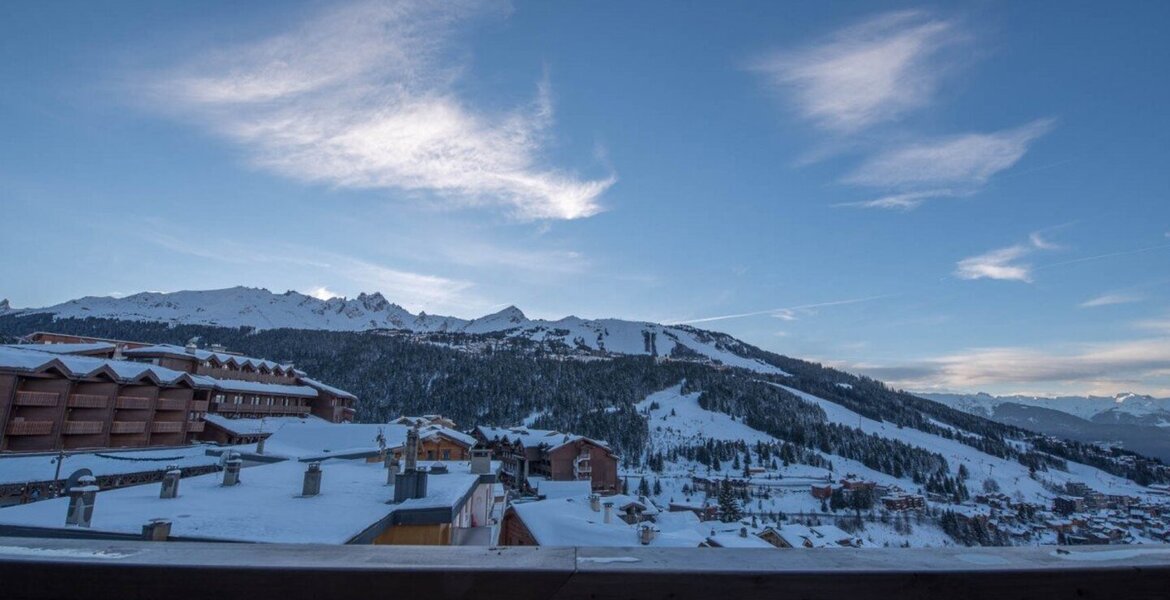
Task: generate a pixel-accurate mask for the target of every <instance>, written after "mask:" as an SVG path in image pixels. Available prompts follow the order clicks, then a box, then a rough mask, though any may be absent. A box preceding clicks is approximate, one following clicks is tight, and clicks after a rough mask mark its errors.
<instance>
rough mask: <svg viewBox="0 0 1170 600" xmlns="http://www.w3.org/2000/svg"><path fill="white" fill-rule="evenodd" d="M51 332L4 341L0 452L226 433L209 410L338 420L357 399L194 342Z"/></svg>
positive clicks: (129, 444) (282, 368) (174, 441)
mask: <svg viewBox="0 0 1170 600" xmlns="http://www.w3.org/2000/svg"><path fill="white" fill-rule="evenodd" d="M53 339H55V340H62V341H60V343H35V344H19V345H8V346H0V452H37V451H48V450H75V449H100V448H134V447H146V446H180V445H184V444H188V443H191V442H192V441H194V440H196V439H208V440H211V441H217V440H222V439H223V438H224V432H223V431H221V430H217V429H215V428H208V427H207V420H206V419H205V418H204V416H205V415H207V414H209V413H211V414H219V415H223V416H224V417H227V418H231V417H251V418H264V417H272V416H307V415H316V416H318V417H320V418H323V419H325V420H328V421H332V422H343V421H348V420H350V419H351V418H352V415H353V411H354V409H353V406H352V405H353V403H354V402H355V401H356V400H357V399H356V397H354V396H353V395H352V394H349V393H348V392H345V391H343V390H339V389H337V388H334V387H331V386H328V385H326V384H323V383H320V382H318V381H315V380H313V379H310V378H308V377H307V376H306V375H305V373H303V372H301V371H297V370H296V369H294V368H293V367H292V365H282V364H278V363H275V362H272V361H267V360H263V359H255V358H248V357H244V356H240V355H236V354H230V353H225V352H221V351H207V350H200V349H198V348H195V347H194V346H191V345H189V346H187V347H186V348H183V347H179V346H151V345H145V344H137V345H134V346H130V345H129V343H124V342H118V343H110V342H103V341H91V340H90V339H89V338H69V337H67V336H60V335H56V336H54V337H53ZM66 340H71V341H66ZM208 429H211V430H210V431H208Z"/></svg>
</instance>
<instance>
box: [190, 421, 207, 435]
mask: <svg viewBox="0 0 1170 600" xmlns="http://www.w3.org/2000/svg"><path fill="white" fill-rule="evenodd" d="M204 425H206V423H204V422H203V421H187V431H189V432H191V433H198V432H200V431H203V426H204Z"/></svg>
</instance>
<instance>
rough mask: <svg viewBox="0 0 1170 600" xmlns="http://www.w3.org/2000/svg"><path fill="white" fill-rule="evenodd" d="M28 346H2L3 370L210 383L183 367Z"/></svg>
mask: <svg viewBox="0 0 1170 600" xmlns="http://www.w3.org/2000/svg"><path fill="white" fill-rule="evenodd" d="M26 346H27V345H19V346H0V370H6V371H15V372H20V373H39V372H42V371H45V370H49V369H57V370H59V371H61V372H62V373H64V374H65V375H67V376H69V377H73V378H78V379H80V378H85V377H91V376H96V375H98V374H99V373H105V374H106V375H108V376H110V377H112V378H114V379H117V380H119V381H123V382H133V381H138V380H141V379H143V378H146V379H150V380H152V381H155V382H158V383H160V384H178V383H180V382H186V383H187V384H189V385H192V386H194V387H210V386H211V384H210V383H208V382H206V381H201V380H198V379H196V378H195V377H194V376H192V375H190V374H188V373H185V372H183V371H176V370H174V369H167V368H165V367H160V366H157V365H152V364H150V363H141V362H133V361H126V360H113V359H105V358H93V357H89V356H74V355H72V354H54V353H51V352H41V351H38V350H33V349H28V348H26ZM207 379H210V378H207Z"/></svg>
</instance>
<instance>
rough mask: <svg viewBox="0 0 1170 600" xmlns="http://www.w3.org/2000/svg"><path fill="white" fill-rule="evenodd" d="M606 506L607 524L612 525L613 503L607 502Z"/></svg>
mask: <svg viewBox="0 0 1170 600" xmlns="http://www.w3.org/2000/svg"><path fill="white" fill-rule="evenodd" d="M604 506H605V522H606V523H612V522H613V502H606V503H605V504H604Z"/></svg>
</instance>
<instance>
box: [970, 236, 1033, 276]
mask: <svg viewBox="0 0 1170 600" xmlns="http://www.w3.org/2000/svg"><path fill="white" fill-rule="evenodd" d="M1031 251H1032V249H1031V248H1029V247H1028V246H1024V245H1022V244H1020V245H1015V246H1008V247H1007V248H1000V249H998V250H992V251H990V252H987V253H984V254H980V255H978V256H972V257H970V258H964V259H963V260H960V261H959V264H958V265H957V266H956V267H955V276H956V277H958V278H959V279H1004V280H1009V281H1026V282H1031V281H1032V267H1031V266H1030V265H1027V264H1022V263H1018V262H1016V261H1018V260H1019V259H1021V258H1023V257H1024V256H1027V255H1028V254H1029V253H1031Z"/></svg>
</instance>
